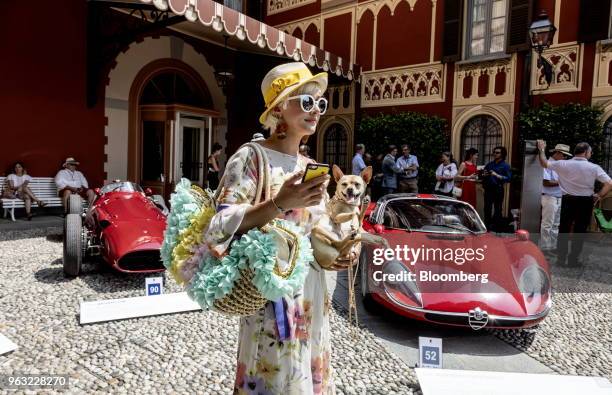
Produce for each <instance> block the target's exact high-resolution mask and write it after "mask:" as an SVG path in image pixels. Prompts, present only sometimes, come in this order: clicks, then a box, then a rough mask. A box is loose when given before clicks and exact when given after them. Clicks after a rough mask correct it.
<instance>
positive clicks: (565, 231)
mask: <svg viewBox="0 0 612 395" xmlns="http://www.w3.org/2000/svg"><path fill="white" fill-rule="evenodd" d="M537 145H538V149H539V150H540V155H539V156H538V159H539V161H540V164H541V165H542V167H543V168H545V169H550V170H553V171H555V172H556V173H557V174H558V176H559V187H560V188H561V193H562V197H561V218H560V223H559V236H558V238H557V264H558V265H565V264H566V261H567V265H568V266H574V267H579V266H582V265H583V263H582V261H581V260H580V254H581V253H582V247H583V245H584V237H583V235H582V234H584V233H586V231H587V228H588V227H589V223H590V222H591V216H592V215H593V205H594V203H595V202H597V201H598V200H599V199H601V197H603V196H606V195H607V193H608V192H609V191H610V190H611V189H612V179H611V178H610V176H609V175H608V174H607V173H606V172H605V171H604V169H602V168H601V167H600V166H598V165H596V164H595V163H591V162H589V159H591V155H592V154H593V150H592V148H591V146H590V145H589V144H588V143H578V144H576V148H574V157H573V158H572V159H569V160H558V161H550V160H547V159H546V141H544V140H538V141H537ZM596 180H597V181H599V182H601V183H602V184H603V187H602V188H601V190H600V191H599V192H598V193H594V188H595V181H596ZM570 231H571V232H570ZM570 235H571V236H570ZM570 239H571V241H572V250H571V252H570V253H569V256H568V250H569V241H570Z"/></svg>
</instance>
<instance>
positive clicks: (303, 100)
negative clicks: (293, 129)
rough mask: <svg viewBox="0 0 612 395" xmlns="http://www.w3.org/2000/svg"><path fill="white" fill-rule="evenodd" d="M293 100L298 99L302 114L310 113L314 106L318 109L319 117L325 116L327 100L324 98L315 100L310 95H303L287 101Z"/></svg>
mask: <svg viewBox="0 0 612 395" xmlns="http://www.w3.org/2000/svg"><path fill="white" fill-rule="evenodd" d="M295 99H299V101H300V106H301V107H302V111H304V112H311V111H312V110H314V108H315V106H317V107H318V108H319V113H321V115H323V114H325V111H327V99H326V98H324V97H320V98H318V99H315V98H314V97H313V96H312V95H306V94H304V95H297V96H291V97H288V98H287V100H295Z"/></svg>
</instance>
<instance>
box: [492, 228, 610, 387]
mask: <svg viewBox="0 0 612 395" xmlns="http://www.w3.org/2000/svg"><path fill="white" fill-rule="evenodd" d="M600 237H601V236H594V237H593V239H595V241H590V242H588V243H586V244H585V248H584V251H583V258H585V262H586V263H585V267H584V268H568V267H559V266H557V265H556V264H555V258H554V256H553V257H552V258H551V259H550V261H551V262H552V265H551V271H552V274H551V276H552V283H553V284H552V285H553V292H554V293H553V308H552V311H551V313H550V314H549V315H548V317H546V319H545V320H544V321H543V322H542V323H541V324H540V325H539V326H538V328H537V330H519V331H509V330H507V331H492V332H493V333H494V334H495V335H496V336H498V337H499V338H501V339H502V340H504V341H506V342H508V343H510V344H512V345H513V346H515V347H516V348H518V349H519V350H521V351H523V352H525V353H526V354H528V355H530V356H531V357H533V358H535V359H536V360H538V361H540V362H542V363H543V364H545V365H547V366H549V367H550V368H551V369H553V370H554V371H556V372H559V373H561V374H571V375H582V376H603V377H607V378H608V379H609V380H611V381H612V235H608V237H605V238H600Z"/></svg>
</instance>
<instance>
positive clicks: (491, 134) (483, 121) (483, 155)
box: [460, 115, 503, 165]
mask: <svg viewBox="0 0 612 395" xmlns="http://www.w3.org/2000/svg"><path fill="white" fill-rule="evenodd" d="M502 141H503V133H502V126H501V125H500V123H499V122H498V121H497V120H496V119H495V118H493V117H492V116H490V115H477V116H475V117H473V118H471V119H470V120H469V121H467V122H466V124H465V125H464V126H463V129H462V130H461V152H460V155H462V156H463V154H464V153H465V151H466V150H467V149H469V148H476V149H477V150H478V153H479V155H478V163H477V165H483V164H486V163H489V162H490V161H492V160H493V148H495V147H496V146H499V145H502ZM461 159H463V158H461Z"/></svg>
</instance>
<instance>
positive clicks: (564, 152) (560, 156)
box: [540, 144, 572, 251]
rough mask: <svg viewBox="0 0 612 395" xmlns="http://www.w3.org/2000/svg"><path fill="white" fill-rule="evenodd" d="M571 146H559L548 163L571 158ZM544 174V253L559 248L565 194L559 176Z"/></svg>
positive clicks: (544, 172)
mask: <svg viewBox="0 0 612 395" xmlns="http://www.w3.org/2000/svg"><path fill="white" fill-rule="evenodd" d="M569 150H570V148H569V145H565V144H557V145H556V146H555V149H553V150H551V153H552V155H551V156H550V158H549V159H548V162H549V163H551V162H554V161H557V160H564V159H567V158H571V157H572V154H570V152H569ZM542 171H543V174H542V198H541V202H542V222H541V224H540V248H541V249H542V251H550V250H554V249H555V248H556V247H557V236H558V235H559V222H560V220H561V198H562V197H563V192H561V187H560V186H559V175H558V174H557V172H556V171H554V170H551V169H543V170H542Z"/></svg>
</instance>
